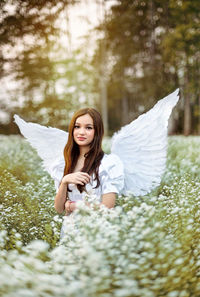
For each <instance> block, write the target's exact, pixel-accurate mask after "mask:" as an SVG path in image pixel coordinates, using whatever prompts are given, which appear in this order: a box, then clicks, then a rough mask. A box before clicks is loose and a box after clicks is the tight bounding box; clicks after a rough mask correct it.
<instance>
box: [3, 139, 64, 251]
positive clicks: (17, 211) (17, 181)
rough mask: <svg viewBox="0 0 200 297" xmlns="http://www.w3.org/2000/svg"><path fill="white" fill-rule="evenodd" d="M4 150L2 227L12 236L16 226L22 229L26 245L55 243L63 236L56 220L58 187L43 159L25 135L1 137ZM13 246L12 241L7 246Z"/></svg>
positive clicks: (17, 228)
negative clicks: (55, 185)
mask: <svg viewBox="0 0 200 297" xmlns="http://www.w3.org/2000/svg"><path fill="white" fill-rule="evenodd" d="M0 151H1V154H0V156H1V157H0V170H1V177H0V206H1V217H0V226H1V225H2V226H5V227H6V230H7V232H8V236H10V234H12V232H13V229H15V230H16V232H19V233H20V234H21V237H22V238H21V239H22V242H23V244H27V243H28V242H30V240H33V239H44V240H46V241H47V242H49V243H50V244H51V245H52V246H53V245H55V243H56V241H57V239H58V238H59V232H58V230H57V228H56V223H55V222H54V220H53V217H54V216H55V215H56V212H55V211H54V207H53V205H54V195H55V190H54V187H53V182H52V180H51V178H50V177H49V175H47V174H46V173H45V172H44V170H43V169H42V167H41V165H40V162H41V161H40V159H39V158H38V157H37V155H36V153H35V151H33V150H32V149H31V148H30V146H29V145H28V144H27V143H26V142H25V140H22V139H21V137H14V136H13V137H10V138H6V137H1V145H0ZM57 224H59V223H57ZM12 247H13V242H12V241H11V242H10V241H8V242H7V245H6V248H7V249H10V248H12Z"/></svg>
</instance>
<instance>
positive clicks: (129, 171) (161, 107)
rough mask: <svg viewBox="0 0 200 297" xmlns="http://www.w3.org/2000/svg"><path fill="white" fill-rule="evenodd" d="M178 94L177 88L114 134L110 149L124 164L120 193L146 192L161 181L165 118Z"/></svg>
mask: <svg viewBox="0 0 200 297" xmlns="http://www.w3.org/2000/svg"><path fill="white" fill-rule="evenodd" d="M178 94H179V89H177V90H176V91H174V92H173V93H171V94H169V95H168V96H166V97H165V98H163V99H161V100H159V101H158V102H157V103H156V104H155V105H154V107H153V108H152V109H151V110H149V111H148V112H146V113H144V114H142V115H141V116H139V117H138V118H137V119H136V120H134V121H132V122H131V123H130V124H128V125H126V126H124V127H122V128H121V130H120V131H119V132H118V133H115V134H114V135H113V137H112V146H111V152H112V153H114V154H116V155H118V156H119V157H120V159H121V160H122V162H123V164H124V172H125V187H124V190H123V194H125V195H126V194H128V193H132V194H134V195H135V196H138V195H145V194H147V193H148V192H150V191H151V190H152V189H153V188H154V187H156V186H158V185H159V184H160V181H161V177H162V175H163V173H164V171H165V166H166V156H167V127H168V119H169V117H170V114H171V112H172V109H173V107H174V106H175V105H176V104H177V102H178V100H179V96H178Z"/></svg>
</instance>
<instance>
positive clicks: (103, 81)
mask: <svg viewBox="0 0 200 297" xmlns="http://www.w3.org/2000/svg"><path fill="white" fill-rule="evenodd" d="M100 5H101V7H100V13H102V14H103V15H104V18H105V19H106V11H105V6H104V5H105V3H104V1H102V2H101V4H100ZM104 32H105V34H106V31H105V29H104ZM100 46H101V48H100V50H101V57H100V59H101V61H100V78H99V86H100V103H101V114H102V119H103V123H104V135H105V136H107V135H108V104H107V77H106V74H107V71H106V58H107V55H106V36H105V37H104V39H102V40H101V45H100Z"/></svg>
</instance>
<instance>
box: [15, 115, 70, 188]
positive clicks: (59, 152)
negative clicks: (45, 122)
mask: <svg viewBox="0 0 200 297" xmlns="http://www.w3.org/2000/svg"><path fill="white" fill-rule="evenodd" d="M14 119H15V123H16V124H17V125H18V127H19V129H20V132H21V134H22V135H23V136H24V137H25V138H26V139H27V140H28V142H29V143H30V144H31V146H32V147H33V148H35V149H36V150H37V153H38V155H39V156H40V158H41V159H42V161H43V162H42V165H43V167H44V168H45V169H46V171H47V172H48V173H49V174H50V175H51V177H52V178H53V179H54V182H55V187H56V189H57V188H58V186H59V183H60V180H61V178H62V176H63V172H64V167H65V160H64V155H63V150H64V147H65V145H66V143H67V139H68V133H67V132H65V131H62V130H60V129H57V128H52V127H45V126H42V125H39V124H36V123H31V122H29V123H27V122H25V121H24V120H23V119H21V118H20V117H19V116H18V115H16V114H15V115H14Z"/></svg>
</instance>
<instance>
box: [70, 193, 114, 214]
mask: <svg viewBox="0 0 200 297" xmlns="http://www.w3.org/2000/svg"><path fill="white" fill-rule="evenodd" d="M115 200H116V193H107V194H103V195H102V202H101V203H100V205H101V204H103V205H105V206H106V207H108V208H112V207H114V206H115ZM85 204H86V205H87V206H90V203H89V202H85ZM96 207H98V204H97V205H96ZM69 209H70V210H71V212H72V211H74V210H75V209H76V203H70V202H69V201H67V202H66V203H65V210H66V214H69Z"/></svg>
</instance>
